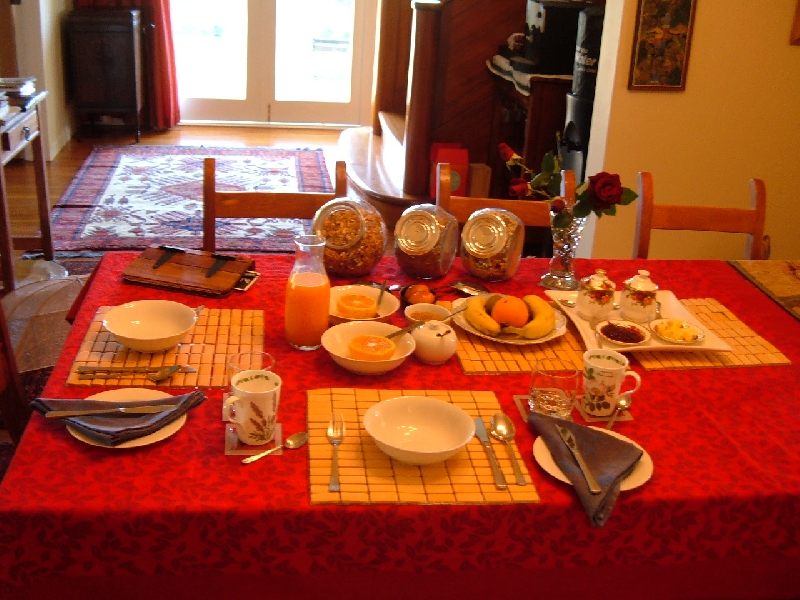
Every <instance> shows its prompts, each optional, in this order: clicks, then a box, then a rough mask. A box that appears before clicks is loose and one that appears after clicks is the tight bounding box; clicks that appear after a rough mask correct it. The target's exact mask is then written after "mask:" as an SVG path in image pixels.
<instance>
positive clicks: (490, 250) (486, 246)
mask: <svg viewBox="0 0 800 600" xmlns="http://www.w3.org/2000/svg"><path fill="white" fill-rule="evenodd" d="M524 242H525V226H524V224H523V223H522V221H521V220H520V219H519V217H517V216H516V215H515V214H514V213H512V212H509V211H507V210H504V209H501V208H484V209H481V210H476V211H475V212H474V213H472V214H471V215H470V217H469V219H467V222H466V223H465V224H464V230H463V231H462V233H461V261H462V262H463V263H464V267H465V268H466V269H467V270H468V271H469V272H470V273H472V274H473V275H474V276H475V277H478V278H480V279H485V280H487V281H501V280H503V279H509V278H510V277H512V276H513V275H514V273H516V272H517V267H519V261H520V259H521V258H522V246H523V244H524Z"/></svg>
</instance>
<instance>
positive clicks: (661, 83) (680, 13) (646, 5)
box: [628, 0, 698, 92]
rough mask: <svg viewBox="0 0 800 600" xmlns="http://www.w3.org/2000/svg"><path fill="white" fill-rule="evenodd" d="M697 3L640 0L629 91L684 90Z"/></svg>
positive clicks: (688, 0)
mask: <svg viewBox="0 0 800 600" xmlns="http://www.w3.org/2000/svg"><path fill="white" fill-rule="evenodd" d="M697 1H698V0H639V6H638V8H637V10H636V32H635V35H634V39H633V51H632V52H631V72H630V78H629V79H628V89H629V90H641V91H654V92H673V91H681V90H684V89H686V71H687V69H688V67H689V46H690V42H691V38H692V24H693V23H694V11H695V5H696V4H697Z"/></svg>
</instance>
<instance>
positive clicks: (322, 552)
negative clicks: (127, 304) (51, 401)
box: [0, 253, 800, 598]
mask: <svg viewBox="0 0 800 600" xmlns="http://www.w3.org/2000/svg"><path fill="white" fill-rule="evenodd" d="M134 256H135V254H133V253H112V254H107V255H106V256H105V258H104V259H103V262H102V264H101V268H100V271H99V272H98V273H97V276H96V277H95V278H94V281H93V283H92V286H91V289H90V290H89V292H88V294H87V295H86V298H85V300H84V303H83V305H82V307H81V310H80V312H79V313H78V315H77V318H76V320H75V324H74V326H73V330H72V332H71V334H70V337H69V340H68V342H67V345H66V347H65V348H64V351H63V352H62V354H61V359H60V360H59V363H58V365H56V368H55V370H54V373H53V376H52V377H51V379H50V381H49V383H48V385H47V388H46V389H45V392H44V394H45V395H46V396H49V397H74V396H81V397H82V396H87V395H89V394H91V393H96V392H98V391H101V389H103V388H74V387H71V388H67V387H66V386H65V385H64V383H63V382H64V381H65V378H66V376H67V374H68V372H69V369H70V366H71V364H72V361H73V357H74V355H75V353H76V350H77V348H78V346H79V344H80V342H81V341H82V340H83V338H84V336H85V334H86V330H87V327H88V324H89V322H90V321H91V319H92V317H93V315H94V314H95V311H96V310H97V308H98V307H99V306H102V305H115V304H119V303H122V302H124V301H129V300H134V299H143V298H172V299H175V300H178V301H181V302H184V303H187V304H189V305H197V304H200V303H204V304H206V305H207V306H209V307H248V308H263V309H264V310H265V311H266V316H267V319H266V322H267V330H268V334H267V340H266V350H267V351H268V352H270V353H272V354H274V355H275V356H276V357H277V367H276V370H277V372H278V373H279V374H280V375H281V377H282V378H283V381H284V390H283V395H282V399H281V408H280V420H281V422H282V423H283V425H284V428H285V429H284V430H285V431H286V432H292V431H299V430H302V429H304V428H305V421H306V397H305V392H306V390H308V389H314V388H324V387H365V388H381V389H384V388H390V389H410V390H412V389H473V390H493V391H494V392H495V393H496V395H497V396H498V398H499V400H500V403H501V405H502V406H503V408H504V410H505V412H507V413H508V414H509V415H511V417H512V418H513V419H515V421H516V424H517V429H518V431H519V435H518V444H519V447H520V450H521V452H522V454H523V456H524V457H525V459H526V462H527V463H528V468H529V470H530V471H531V475H532V478H533V481H534V483H535V485H536V487H537V489H538V490H539V492H540V495H541V499H542V501H541V503H539V504H527V505H526V504H523V505H519V504H508V505H492V506H475V505H470V506H418V505H413V506H412V505H401V506H397V505H355V506H353V505H351V506H338V505H313V506H312V505H310V504H309V493H308V454H307V450H306V449H301V450H298V451H294V452H290V453H287V454H285V455H284V456H283V457H281V458H280V459H279V460H263V461H261V462H259V463H256V464H254V465H250V466H248V467H244V466H242V465H241V464H240V459H239V458H237V457H234V456H225V455H224V453H223V448H222V444H223V439H222V431H223V426H222V424H221V422H220V403H221V395H222V391H221V390H210V391H209V393H208V396H209V400H208V401H207V402H205V403H204V404H203V405H201V406H200V407H198V408H197V409H195V410H194V411H192V412H191V413H190V415H189V418H188V421H187V423H186V425H185V426H184V427H183V428H182V429H181V430H180V431H179V432H178V433H177V434H175V435H174V436H173V437H171V438H169V439H168V440H167V441H164V442H161V443H157V444H153V445H151V446H146V447H142V448H138V449H132V450H111V449H104V448H98V447H94V446H89V445H86V444H83V443H81V442H79V441H77V440H76V439H74V438H73V437H72V436H71V435H69V433H68V432H67V431H66V430H65V428H64V426H63V424H60V423H57V422H49V421H46V420H45V419H44V418H43V417H42V416H41V415H39V414H34V415H33V417H32V418H31V421H30V424H29V425H28V428H27V430H26V432H25V435H24V437H23V439H22V442H21V445H20V447H19V449H18V450H17V453H16V456H15V458H14V460H13V462H12V464H11V466H10V468H9V470H8V473H7V475H6V477H5V479H4V480H3V482H2V486H0V591H4V592H5V593H8V594H11V595H14V594H16V595H18V596H19V597H24V598H32V597H49V598H54V597H58V598H73V597H74V598H88V597H94V596H93V595H94V594H99V593H100V591H101V590H102V591H103V593H105V594H106V595H107V596H108V597H115V598H128V597H130V598H143V597H165V596H167V595H169V596H170V597H172V598H183V597H186V598H190V597H191V598H198V597H208V596H212V595H217V596H218V595H219V594H225V597H228V596H231V595H232V594H239V593H248V590H249V593H255V594H256V597H261V596H262V595H263V596H269V595H273V594H277V593H283V592H284V591H286V590H296V591H297V592H298V593H299V596H298V597H330V596H343V597H348V598H362V597H363V598H367V597H378V596H380V597H382V598H403V597H410V596H412V595H415V596H421V597H433V596H434V595H438V597H454V598H455V597H461V598H463V597H471V596H474V595H478V594H480V595H482V597H498V596H499V595H500V592H499V591H498V590H499V587H497V586H498V584H497V582H496V581H495V582H493V581H492V580H493V578H496V577H498V576H502V577H503V578H504V580H505V583H504V584H503V585H505V586H508V590H504V591H503V592H502V596H503V597H508V596H510V595H511V594H513V593H522V594H525V596H524V597H531V596H533V595H536V596H537V597H538V596H539V595H540V594H543V595H546V594H547V593H550V592H553V593H555V592H559V593H561V594H562V596H561V597H569V596H570V595H571V594H576V595H582V594H586V593H591V594H592V596H593V597H605V596H608V597H614V598H641V597H649V598H654V597H665V598H669V597H676V598H677V597H691V598H700V597H717V598H719V597H725V598H757V597H761V598H773V597H792V596H795V597H800V576H798V575H797V572H796V568H795V567H796V566H797V565H798V564H800V449H799V447H798V444H797V433H798V429H800V427H798V425H797V402H796V400H797V396H798V389H800V344H799V343H798V338H799V337H800V323H798V322H797V321H796V320H795V319H793V318H792V317H791V316H790V315H788V314H786V313H785V312H784V311H783V310H782V309H781V308H780V307H778V306H777V305H776V304H775V303H774V302H773V301H772V300H770V299H769V298H768V297H767V296H765V295H764V294H763V293H762V292H760V291H759V290H758V289H757V288H755V287H754V286H753V285H752V284H750V283H749V282H747V281H746V280H745V279H744V278H742V277H741V276H740V275H739V274H738V273H737V272H736V271H735V270H734V269H733V268H732V267H730V266H729V265H728V264H726V263H724V262H718V261H656V260H651V261H627V260H626V261H609V260H592V261H582V260H579V261H577V269H578V271H579V273H580V274H581V275H583V274H586V273H590V272H593V270H594V269H595V268H604V269H606V270H607V272H608V275H609V277H610V278H611V279H612V280H614V281H617V282H619V283H621V282H622V281H623V280H624V279H626V278H628V277H630V276H631V275H632V274H633V273H635V272H636V270H637V269H639V268H645V267H646V268H647V269H648V270H649V271H650V272H651V274H652V277H653V279H654V281H656V282H657V283H658V284H659V285H660V287H661V289H669V290H672V291H673V292H674V293H675V294H676V295H677V296H678V297H679V298H703V297H711V298H716V299H717V300H719V301H720V302H722V303H723V304H725V305H726V306H727V307H728V308H729V309H730V310H732V311H733V312H734V313H735V314H736V315H737V316H738V317H739V318H740V319H742V320H743V321H744V322H745V323H746V324H748V325H749V326H750V327H752V328H753V329H754V330H755V331H756V332H757V333H759V334H760V335H762V336H763V337H764V338H766V339H767V340H768V341H770V342H772V343H774V344H775V345H776V346H777V347H778V348H779V349H780V350H781V351H782V352H783V353H784V354H785V355H786V356H787V357H788V358H789V359H790V360H791V361H792V365H789V366H775V367H741V368H724V369H700V370H666V371H643V370H642V369H641V368H640V367H638V365H636V363H635V361H634V368H635V369H636V370H637V371H639V372H640V373H641V374H642V377H643V380H644V382H643V385H642V389H641V390H640V391H639V392H637V394H636V402H635V404H634V408H633V412H634V416H635V420H634V421H631V422H624V423H619V425H618V426H617V428H616V429H617V430H618V431H619V432H620V433H623V434H625V435H627V436H629V437H631V438H632V439H634V440H635V441H637V442H638V443H640V444H641V445H642V446H643V447H644V448H645V449H647V451H648V452H649V453H650V455H651V456H652V458H653V461H654V464H655V472H654V475H653V477H652V479H651V480H650V481H649V482H648V483H647V484H646V485H644V486H642V487H640V488H638V489H635V490H632V491H628V492H623V494H622V495H621V497H620V499H619V501H618V503H617V505H616V507H615V509H614V512H613V513H612V515H611V517H610V519H609V521H608V523H607V524H606V525H605V527H603V528H596V527H593V526H591V524H590V522H589V519H588V517H587V515H586V513H585V512H584V511H583V509H582V508H581V506H580V504H579V502H578V500H577V498H576V497H575V496H574V494H573V492H572V488H571V487H570V486H568V485H566V484H563V483H561V482H559V481H557V480H555V479H553V478H551V477H550V476H549V475H547V474H546V473H545V472H544V471H542V470H541V469H540V468H539V466H538V465H537V464H536V463H535V461H534V460H533V458H532V455H531V450H532V444H533V441H534V436H533V435H532V434H531V433H530V432H529V431H528V430H527V429H526V427H525V425H524V424H523V423H522V421H521V418H520V416H519V413H518V411H517V410H516V407H515V406H514V404H513V395H514V394H520V393H525V391H526V389H527V386H528V380H529V376H528V375H527V374H511V375H481V376H475V375H465V374H464V373H463V371H462V370H461V367H460V365H459V363H458V360H457V359H456V358H455V357H453V358H452V359H451V360H450V361H449V362H448V363H447V364H446V365H444V366H441V367H434V366H428V365H424V364H422V363H420V362H419V361H417V360H416V359H414V358H411V359H409V360H408V361H406V363H405V364H404V365H402V367H401V368H399V369H398V370H396V371H394V372H392V373H389V374H386V375H381V376H376V377H363V376H356V375H353V374H350V373H348V372H346V371H344V370H343V369H341V368H340V367H338V366H336V365H335V364H334V363H333V362H332V361H331V359H330V358H329V356H328V355H327V353H325V351H324V350H319V351H316V352H300V351H294V350H291V349H290V347H289V346H288V344H287V343H286V342H285V340H284V337H283V301H284V285H285V281H286V278H287V276H288V273H289V271H290V268H291V265H292V261H293V258H292V257H290V256H269V257H258V258H257V267H258V270H259V271H260V272H261V273H262V276H261V279H260V280H259V281H258V282H257V283H256V284H255V285H254V286H253V288H252V289H251V290H250V291H248V292H247V293H244V294H239V293H233V294H231V295H229V296H228V297H226V298H222V299H207V298H200V297H198V296H190V295H183V294H180V293H176V292H172V291H161V290H156V289H153V288H149V287H143V286H135V285H129V284H125V283H122V281H121V278H120V273H121V271H122V269H123V268H124V266H125V265H126V264H127V263H128V262H129V261H130V260H132V259H133V257H134ZM546 266H547V261H546V260H542V259H526V260H524V261H523V263H522V265H521V267H520V270H519V272H518V273H517V275H516V276H515V277H514V278H513V279H512V280H510V281H507V282H502V283H495V284H491V285H490V287H491V288H492V289H493V290H496V291H499V292H508V293H516V294H522V293H531V292H532V293H543V290H542V289H541V288H538V287H537V282H538V280H539V277H540V276H541V275H542V274H543V273H544V272H545V270H546ZM372 278H373V279H375V280H378V281H381V280H383V279H384V278H387V279H389V280H391V281H398V282H408V281H409V279H408V278H407V277H405V276H404V274H403V273H402V272H401V271H400V270H399V269H398V267H397V265H396V263H395V261H394V259H393V258H391V257H386V258H384V259H383V260H382V261H381V263H380V265H379V266H378V267H377V268H376V270H375V271H374V272H373V274H372ZM463 278H468V275H467V273H466V272H465V271H464V270H463V269H462V268H461V266H460V264H459V263H458V262H457V263H456V265H455V266H454V268H453V270H452V271H451V272H450V274H449V275H448V276H447V277H446V279H445V280H444V281H453V280H456V279H463ZM333 283H334V284H340V283H346V282H344V281H336V280H335V281H334V282H333ZM439 284H440V282H436V283H435V285H439ZM401 320H402V317H398V323H399V322H401ZM170 391H171V392H175V393H177V392H178V391H179V390H170ZM334 584H336V585H337V586H346V587H344V588H342V589H340V590H339V591H331V588H330V586H332V585H334ZM370 586H378V588H379V589H380V592H377V591H375V590H374V589H373V588H372V587H370ZM500 587H502V586H500ZM336 589H337V588H336V587H335V588H333V590H336ZM240 590H241V591H240ZM492 590H494V592H492ZM493 594H497V595H498V596H493ZM551 597H556V596H551Z"/></svg>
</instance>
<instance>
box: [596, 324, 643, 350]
mask: <svg viewBox="0 0 800 600" xmlns="http://www.w3.org/2000/svg"><path fill="white" fill-rule="evenodd" d="M596 331H597V333H598V334H599V335H600V337H601V338H603V340H604V341H606V342H609V343H611V344H616V345H618V346H638V345H640V344H646V343H647V342H649V341H650V332H649V331H647V329H645V328H644V327H642V326H641V325H639V324H638V323H634V322H633V321H623V320H616V319H611V320H608V321H601V322H600V323H598V324H597V330H596Z"/></svg>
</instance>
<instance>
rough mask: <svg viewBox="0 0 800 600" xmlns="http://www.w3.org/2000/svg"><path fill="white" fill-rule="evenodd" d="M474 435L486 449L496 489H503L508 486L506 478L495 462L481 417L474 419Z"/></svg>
mask: <svg viewBox="0 0 800 600" xmlns="http://www.w3.org/2000/svg"><path fill="white" fill-rule="evenodd" d="M475 435H476V436H478V439H479V440H480V442H481V444H483V447H484V448H485V449H486V454H487V455H488V456H489V464H490V465H491V466H492V474H493V475H494V484H495V485H496V486H497V489H498V490H505V489H507V488H508V484H507V483H506V478H505V476H504V475H503V472H502V471H501V470H500V467H499V465H498V464H497V458H496V457H495V455H494V450H492V442H491V441H489V434H488V432H487V431H486V425H484V424H483V419H481V418H480V417H477V418H476V419H475Z"/></svg>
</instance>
